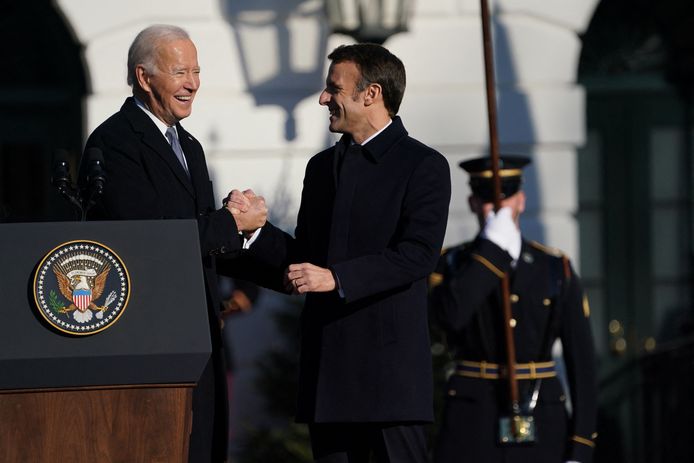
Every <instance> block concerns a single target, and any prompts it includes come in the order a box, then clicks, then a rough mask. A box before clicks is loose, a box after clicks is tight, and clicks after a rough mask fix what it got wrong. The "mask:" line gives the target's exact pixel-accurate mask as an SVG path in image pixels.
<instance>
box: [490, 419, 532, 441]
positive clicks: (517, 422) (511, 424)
mask: <svg viewBox="0 0 694 463" xmlns="http://www.w3.org/2000/svg"><path fill="white" fill-rule="evenodd" d="M535 437H536V433H535V419H534V418H533V417H532V416H530V415H513V416H502V417H501V418H499V443H501V444H532V443H533V442H535Z"/></svg>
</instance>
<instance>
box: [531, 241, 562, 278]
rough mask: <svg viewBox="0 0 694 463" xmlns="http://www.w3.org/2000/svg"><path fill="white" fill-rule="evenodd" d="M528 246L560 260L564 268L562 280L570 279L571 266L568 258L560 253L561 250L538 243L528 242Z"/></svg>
mask: <svg viewBox="0 0 694 463" xmlns="http://www.w3.org/2000/svg"><path fill="white" fill-rule="evenodd" d="M530 246H532V247H534V248H535V249H538V250H540V251H542V252H544V253H545V254H549V255H550V256H553V257H557V258H559V259H561V260H562V265H563V267H564V278H566V279H567V280H568V279H570V278H571V264H570V263H569V256H567V255H566V254H564V253H563V252H562V251H561V249H559V248H553V247H551V246H545V245H544V244H542V243H538V242H537V241H530Z"/></svg>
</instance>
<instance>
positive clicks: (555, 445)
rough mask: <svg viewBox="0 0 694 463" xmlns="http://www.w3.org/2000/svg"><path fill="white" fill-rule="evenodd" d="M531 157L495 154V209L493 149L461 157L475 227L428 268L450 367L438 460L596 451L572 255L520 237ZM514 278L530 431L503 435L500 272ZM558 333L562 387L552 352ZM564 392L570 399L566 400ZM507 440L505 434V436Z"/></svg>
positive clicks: (471, 462)
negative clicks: (525, 438) (517, 436)
mask: <svg viewBox="0 0 694 463" xmlns="http://www.w3.org/2000/svg"><path fill="white" fill-rule="evenodd" d="M529 162H530V160H529V159H528V158H526V157H521V156H501V157H500V171H499V173H500V178H501V180H502V181H501V186H502V198H503V199H502V202H501V206H502V207H501V209H499V211H498V212H497V213H495V212H494V208H493V199H494V197H493V195H494V188H493V181H492V170H491V159H490V158H479V159H473V160H469V161H465V162H462V163H461V164H460V166H461V167H462V168H463V169H465V170H466V171H467V172H468V173H469V174H470V187H471V190H472V194H471V196H470V198H469V204H470V208H471V209H472V211H473V212H474V213H475V214H476V215H477V216H478V219H479V222H480V233H479V234H478V236H477V237H476V239H475V240H474V241H472V242H470V243H465V244H462V245H459V246H456V247H454V248H451V249H450V250H448V251H447V252H445V253H444V254H443V256H442V258H441V262H440V264H439V267H438V269H437V272H436V273H434V274H433V275H432V286H433V288H432V290H431V293H430V298H431V301H430V302H431V307H432V310H433V313H434V318H435V320H436V321H437V323H438V324H439V325H440V326H441V328H442V329H443V330H444V332H445V334H446V339H447V344H448V347H449V349H450V352H451V354H452V356H453V357H454V359H455V369H454V371H453V372H452V373H451V376H450V378H449V379H448V382H447V385H446V397H445V401H444V402H445V405H444V410H443V418H442V420H443V421H442V423H441V427H440V434H439V436H438V441H437V446H436V449H435V462H436V463H448V462H451V463H452V462H456V463H457V462H465V463H475V462H485V463H494V462H532V463H542V462H548V463H550V462H551V463H561V462H581V463H587V462H590V461H591V460H592V453H593V448H594V447H595V437H596V433H595V422H596V412H597V404H596V402H597V386H596V379H595V364H594V350H593V341H592V336H591V330H590V323H589V318H588V317H589V315H590V309H589V306H588V301H587V299H586V297H585V295H584V293H583V289H582V286H581V281H580V279H579V277H578V276H577V275H576V273H575V272H574V270H573V268H572V266H571V263H570V262H569V259H568V258H567V257H566V256H565V255H563V254H562V253H561V252H559V251H557V250H554V249H550V248H548V247H545V246H543V245H541V244H539V243H536V242H532V241H526V240H525V239H523V238H522V236H521V232H520V228H519V217H520V215H521V213H522V212H523V211H524V209H525V195H524V193H523V191H522V190H521V184H522V169H523V167H524V166H525V165H526V164H528V163H529ZM504 272H507V273H508V275H509V283H510V292H509V297H510V302H511V312H512V318H511V320H510V323H509V325H510V326H511V327H512V337H513V341H514V345H515V357H516V359H515V363H516V369H515V372H516V379H517V384H518V390H519V394H518V396H519V405H520V409H521V410H520V412H521V414H522V415H524V416H526V417H531V418H530V420H529V421H532V424H533V425H534V427H535V428H534V431H535V436H534V437H533V438H531V439H529V440H530V441H529V442H523V443H518V442H517V441H513V440H512V441H510V442H509V441H508V440H507V439H504V438H503V435H502V434H503V433H500V430H501V428H502V426H501V425H500V423H501V420H502V419H503V417H504V416H507V417H508V416H510V415H511V412H512V410H510V403H511V401H510V394H509V382H508V375H507V371H508V370H507V366H506V365H507V363H508V362H507V351H506V344H505V332H504V317H503V310H502V304H501V297H502V291H501V284H500V283H501V277H502V276H503V275H504ZM557 339H560V340H561V344H562V347H563V360H564V363H565V365H566V377H567V383H568V391H564V389H563V387H562V384H561V382H560V380H559V378H558V377H557V366H556V364H555V361H554V360H553V356H552V347H553V345H554V343H555V340H557ZM567 398H570V406H569V407H567V400H568V399H567ZM504 440H506V442H504Z"/></svg>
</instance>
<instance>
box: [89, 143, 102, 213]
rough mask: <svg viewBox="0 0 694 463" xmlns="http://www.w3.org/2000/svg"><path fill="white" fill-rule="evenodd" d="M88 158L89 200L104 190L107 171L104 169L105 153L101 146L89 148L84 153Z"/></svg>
mask: <svg viewBox="0 0 694 463" xmlns="http://www.w3.org/2000/svg"><path fill="white" fill-rule="evenodd" d="M84 157H85V159H86V160H87V185H88V189H89V200H90V201H91V200H92V199H93V198H94V197H96V196H99V195H100V194H101V193H103V192H104V185H105V184H106V171H105V170H104V155H103V153H102V152H101V150H100V149H99V148H93V147H92V148H89V149H87V151H86V152H85V153H84Z"/></svg>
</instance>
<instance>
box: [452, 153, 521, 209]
mask: <svg viewBox="0 0 694 463" xmlns="http://www.w3.org/2000/svg"><path fill="white" fill-rule="evenodd" d="M529 163H530V158H529V157H526V156H517V155H510V154H505V155H500V156H499V177H501V199H504V198H508V197H510V196H513V195H514V194H516V193H517V192H518V190H520V187H521V185H522V183H523V167H525V166H526V165H527V164H529ZM459 165H460V167H461V168H463V169H464V170H465V171H467V173H468V174H470V182H469V183H470V189H471V190H472V194H474V195H475V196H478V197H479V198H481V199H482V200H484V201H489V202H491V201H494V180H493V179H492V159H491V157H489V156H485V157H482V158H475V159H469V160H467V161H463V162H461V163H460V164H459Z"/></svg>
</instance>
